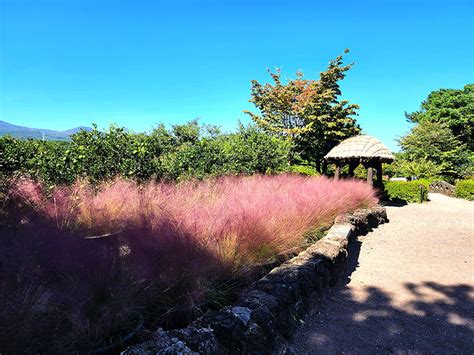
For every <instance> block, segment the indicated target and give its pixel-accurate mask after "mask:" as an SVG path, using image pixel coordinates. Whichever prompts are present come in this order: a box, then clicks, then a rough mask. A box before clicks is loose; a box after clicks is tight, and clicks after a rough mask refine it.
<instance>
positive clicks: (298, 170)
mask: <svg viewBox="0 0 474 355" xmlns="http://www.w3.org/2000/svg"><path fill="white" fill-rule="evenodd" d="M290 172H292V173H295V174H299V175H305V176H319V175H320V174H319V173H318V171H317V170H316V168H315V167H313V166H311V165H291V166H290Z"/></svg>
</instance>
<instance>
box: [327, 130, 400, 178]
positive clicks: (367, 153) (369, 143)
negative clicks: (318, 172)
mask: <svg viewBox="0 0 474 355" xmlns="http://www.w3.org/2000/svg"><path fill="white" fill-rule="evenodd" d="M324 159H326V161H327V162H328V163H333V164H335V165H336V172H335V174H334V178H335V179H339V177H340V175H341V169H342V168H343V167H344V165H346V164H349V175H350V176H354V169H355V168H356V167H357V165H359V164H362V165H363V166H364V167H365V168H366V169H367V182H368V183H369V184H371V185H372V184H373V174H374V172H373V169H374V168H375V169H376V170H377V185H378V186H382V163H391V162H393V160H394V157H393V154H392V153H391V152H390V150H389V149H388V148H387V147H386V146H385V145H384V144H383V143H382V142H380V141H379V140H378V139H375V138H374V137H371V136H355V137H351V138H348V139H346V140H344V141H342V142H341V143H339V145H337V146H336V147H334V148H333V149H331V151H330V152H329V153H328V154H326V156H325V157H324Z"/></svg>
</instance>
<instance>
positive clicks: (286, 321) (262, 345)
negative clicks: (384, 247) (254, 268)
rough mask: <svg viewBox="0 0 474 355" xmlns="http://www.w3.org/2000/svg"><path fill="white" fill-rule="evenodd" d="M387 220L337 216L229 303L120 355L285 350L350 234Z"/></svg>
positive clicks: (365, 214)
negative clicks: (323, 231)
mask: <svg viewBox="0 0 474 355" xmlns="http://www.w3.org/2000/svg"><path fill="white" fill-rule="evenodd" d="M387 221H388V220H387V214H386V211H385V209H384V208H383V207H375V208H372V209H365V210H359V211H357V212H355V213H353V214H349V215H345V216H340V217H338V218H337V219H336V221H335V224H334V225H333V226H332V227H331V229H330V230H329V231H328V234H327V235H326V236H325V237H324V238H322V239H321V240H319V241H317V242H316V243H314V244H313V245H311V246H310V247H308V248H307V249H306V250H304V251H303V252H301V253H300V254H299V255H298V256H296V257H294V258H292V259H290V260H288V261H287V262H285V263H283V264H282V265H281V266H278V267H276V268H274V269H273V270H272V271H270V272H269V273H268V274H267V275H265V276H264V277H262V278H261V279H260V280H258V281H256V282H255V283H254V284H252V285H251V286H250V287H249V289H248V290H247V291H246V292H244V293H243V294H242V296H241V297H240V299H239V300H238V301H237V302H236V303H235V304H234V305H233V306H231V307H225V308H223V309H221V310H219V311H213V312H208V313H207V314H205V315H204V316H202V317H201V318H199V319H197V320H196V321H194V322H193V323H192V324H191V325H189V326H188V327H187V328H184V329H178V330H172V331H164V330H161V329H160V330H158V332H156V333H155V334H154V335H153V339H152V340H150V341H147V342H145V343H142V344H138V345H134V346H132V347H130V348H128V349H126V350H125V351H124V352H122V354H123V355H132V354H136V355H138V354H140V355H142V354H195V353H201V354H242V353H245V354H282V353H284V352H285V350H286V339H289V338H290V337H291V336H292V335H293V333H294V332H295V329H296V327H297V326H298V325H299V324H300V323H302V321H303V320H302V319H303V317H304V315H305V314H307V313H308V312H309V311H310V310H314V309H315V307H316V306H317V304H318V302H319V300H320V297H321V295H322V293H323V291H324V289H325V288H327V287H330V286H333V285H335V284H336V283H337V281H338V278H339V276H340V275H341V273H342V271H343V270H344V269H345V266H346V259H347V254H348V251H347V250H348V248H347V247H348V242H349V238H350V237H351V236H354V235H359V234H365V233H367V232H368V231H369V230H371V229H372V228H374V227H377V226H378V225H379V224H382V223H385V222H387Z"/></svg>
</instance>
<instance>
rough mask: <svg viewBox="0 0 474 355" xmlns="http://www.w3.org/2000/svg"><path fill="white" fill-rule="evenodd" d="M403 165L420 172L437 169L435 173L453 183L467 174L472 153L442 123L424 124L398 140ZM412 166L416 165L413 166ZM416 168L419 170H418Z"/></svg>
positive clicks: (418, 125) (424, 122)
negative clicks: (429, 168) (413, 167)
mask: <svg viewBox="0 0 474 355" xmlns="http://www.w3.org/2000/svg"><path fill="white" fill-rule="evenodd" d="M399 144H400V146H401V148H402V155H401V157H402V161H405V162H409V163H408V164H409V165H410V164H411V165H413V166H415V167H416V168H417V169H419V170H420V171H419V172H423V170H424V169H421V168H426V166H424V167H422V166H420V164H423V163H424V164H425V165H426V164H427V162H429V163H428V164H430V165H431V166H433V165H436V166H437V168H436V170H435V171H436V172H437V173H439V174H440V175H441V176H443V177H444V178H446V179H447V180H448V181H453V180H454V179H456V178H458V177H462V176H464V175H465V174H466V172H467V171H469V170H470V168H469V165H470V164H472V152H470V151H469V150H467V149H466V146H465V145H464V144H462V143H461V142H460V141H459V140H458V139H457V138H456V137H455V136H454V134H453V133H452V132H451V130H450V129H449V127H448V126H447V125H446V124H445V123H439V122H430V121H423V122H420V123H419V124H417V125H415V126H414V127H413V128H412V130H411V132H410V133H409V134H407V135H406V136H404V137H402V138H401V139H400V140H399ZM413 162H415V163H413ZM417 165H418V166H417Z"/></svg>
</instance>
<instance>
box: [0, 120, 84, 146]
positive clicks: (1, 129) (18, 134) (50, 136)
mask: <svg viewBox="0 0 474 355" xmlns="http://www.w3.org/2000/svg"><path fill="white" fill-rule="evenodd" d="M80 130H85V131H92V128H90V127H82V126H81V127H76V128H72V129H68V130H67V131H54V130H51V129H41V128H29V127H23V126H17V125H13V124H10V123H8V122H4V121H0V136H4V135H7V134H8V135H10V136H12V137H15V138H23V139H27V138H36V139H43V138H44V139H45V140H50V141H68V140H70V137H69V136H70V135H71V134H74V133H77V132H79V131H80Z"/></svg>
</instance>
